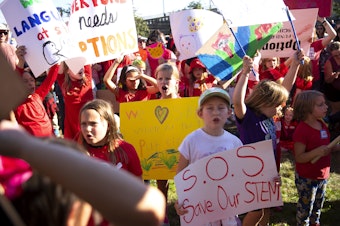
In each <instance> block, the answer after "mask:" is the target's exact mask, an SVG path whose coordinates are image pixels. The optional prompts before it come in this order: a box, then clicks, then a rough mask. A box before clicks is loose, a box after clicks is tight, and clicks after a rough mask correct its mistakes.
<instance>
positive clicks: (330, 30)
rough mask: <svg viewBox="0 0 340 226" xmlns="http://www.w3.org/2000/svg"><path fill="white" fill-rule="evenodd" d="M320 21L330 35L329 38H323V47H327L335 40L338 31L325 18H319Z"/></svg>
mask: <svg viewBox="0 0 340 226" xmlns="http://www.w3.org/2000/svg"><path fill="white" fill-rule="evenodd" d="M318 21H319V22H320V23H321V24H322V25H323V26H324V28H325V31H326V33H327V34H328V35H327V36H325V37H324V38H322V45H323V46H324V47H326V46H327V45H328V44H329V43H331V41H332V40H333V39H334V38H335V36H336V31H335V30H334V28H333V27H332V25H331V24H330V23H329V22H328V20H327V19H326V18H325V17H319V16H318Z"/></svg>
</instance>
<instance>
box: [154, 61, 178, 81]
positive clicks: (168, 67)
mask: <svg viewBox="0 0 340 226" xmlns="http://www.w3.org/2000/svg"><path fill="white" fill-rule="evenodd" d="M160 71H167V72H169V73H170V74H171V76H172V77H174V78H175V79H176V80H179V71H178V69H177V67H176V65H174V64H172V63H164V64H160V65H159V66H158V67H157V68H156V72H155V76H156V78H157V74H158V72H160Z"/></svg>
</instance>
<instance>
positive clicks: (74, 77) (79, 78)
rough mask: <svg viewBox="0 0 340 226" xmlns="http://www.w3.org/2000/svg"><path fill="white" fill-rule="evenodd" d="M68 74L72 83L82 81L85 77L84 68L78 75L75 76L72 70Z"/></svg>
mask: <svg viewBox="0 0 340 226" xmlns="http://www.w3.org/2000/svg"><path fill="white" fill-rule="evenodd" d="M68 74H69V76H70V78H71V80H72V81H77V80H81V79H83V77H84V68H82V69H80V70H79V71H78V73H76V74H74V73H73V72H72V71H71V70H70V69H69V70H68Z"/></svg>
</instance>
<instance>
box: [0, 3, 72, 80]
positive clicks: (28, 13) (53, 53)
mask: <svg viewBox="0 0 340 226" xmlns="http://www.w3.org/2000/svg"><path fill="white" fill-rule="evenodd" d="M0 8H1V11H2V13H3V14H4V17H5V18H6V21H7V23H8V25H9V27H10V29H11V31H12V33H13V35H14V37H15V38H16V40H17V43H18V44H19V45H25V46H26V50H27V54H26V55H25V60H26V61H27V63H28V65H29V66H30V68H31V70H32V72H33V73H34V75H35V76H36V77H37V76H39V75H40V74H41V73H43V72H44V71H46V70H47V69H48V68H50V67H51V66H52V65H54V64H56V63H59V62H61V61H64V60H66V59H68V58H71V57H72V56H74V55H76V51H74V50H72V49H71V47H70V46H71V43H70V40H69V36H68V31H67V27H66V25H65V23H64V22H63V20H62V18H61V17H60V15H59V12H58V10H57V9H56V7H55V6H54V5H53V3H52V1H51V0H45V1H10V0H7V1H4V2H3V3H2V4H1V5H0ZM78 56H79V55H78Z"/></svg>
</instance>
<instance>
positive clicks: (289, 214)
mask: <svg viewBox="0 0 340 226" xmlns="http://www.w3.org/2000/svg"><path fill="white" fill-rule="evenodd" d="M332 158H333V160H332V166H331V169H332V172H331V177H330V179H329V183H328V186H327V197H326V202H325V203H324V207H323V210H322V214H321V223H322V225H323V226H335V225H340V223H339V222H340V214H339V213H340V192H339V184H340V166H338V165H337V164H336V162H339V161H340V153H339V154H337V153H335V154H333V156H332ZM337 160H339V161H337ZM281 162H282V163H281V177H282V187H281V190H282V199H283V202H284V206H283V209H282V211H275V210H274V209H273V211H272V214H271V218H270V221H271V223H270V225H271V226H287V225H296V221H295V205H296V201H297V199H298V196H297V192H296V188H295V182H294V160H293V158H292V154H291V153H290V152H284V153H283V154H282V161H281ZM169 182H170V186H169V193H168V215H169V220H170V225H171V226H179V225H180V221H179V217H178V216H177V214H176V211H175V209H174V202H175V201H176V200H177V195H176V188H175V185H174V182H173V180H170V181H169ZM240 217H241V218H242V216H240Z"/></svg>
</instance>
